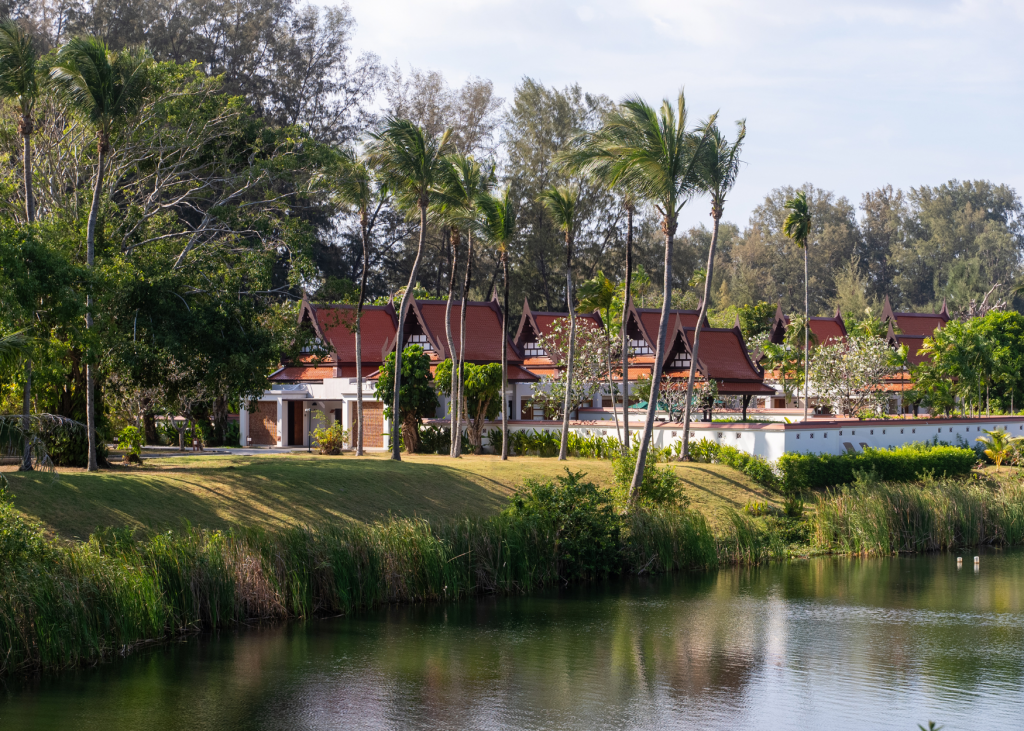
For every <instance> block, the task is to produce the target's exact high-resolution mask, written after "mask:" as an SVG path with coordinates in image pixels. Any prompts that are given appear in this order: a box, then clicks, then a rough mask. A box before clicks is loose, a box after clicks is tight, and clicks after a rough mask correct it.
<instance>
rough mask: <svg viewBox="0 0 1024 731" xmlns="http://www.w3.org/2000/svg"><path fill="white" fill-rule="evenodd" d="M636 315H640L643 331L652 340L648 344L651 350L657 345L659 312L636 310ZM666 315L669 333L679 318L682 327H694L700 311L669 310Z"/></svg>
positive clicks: (659, 323) (659, 321)
mask: <svg viewBox="0 0 1024 731" xmlns="http://www.w3.org/2000/svg"><path fill="white" fill-rule="evenodd" d="M637 313H638V314H639V315H640V322H641V323H642V324H643V326H644V330H646V331H647V333H648V335H650V336H651V338H653V340H652V342H651V343H650V345H651V348H656V347H657V345H658V343H657V339H658V327H659V326H660V325H661V310H647V309H645V310H641V309H639V308H638V309H637ZM668 315H669V317H668V329H669V332H671V330H672V327H673V326H674V325H675V323H676V317H678V318H679V323H680V324H681V325H682V326H683V327H696V325H697V318H698V317H699V316H700V310H669V311H668ZM705 324H706V323H705Z"/></svg>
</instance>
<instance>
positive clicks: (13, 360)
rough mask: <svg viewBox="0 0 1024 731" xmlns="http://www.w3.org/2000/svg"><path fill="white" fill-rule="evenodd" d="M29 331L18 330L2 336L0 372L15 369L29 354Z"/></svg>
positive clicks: (0, 336)
mask: <svg viewBox="0 0 1024 731" xmlns="http://www.w3.org/2000/svg"><path fill="white" fill-rule="evenodd" d="M28 346H29V337H28V330H18V331H17V332H13V333H10V334H9V335H0V370H5V369H7V368H13V367H14V366H15V365H17V363H18V360H19V359H20V358H21V357H22V356H23V355H24V354H25V353H27V352H28Z"/></svg>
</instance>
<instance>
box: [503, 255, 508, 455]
mask: <svg viewBox="0 0 1024 731" xmlns="http://www.w3.org/2000/svg"><path fill="white" fill-rule="evenodd" d="M501 277H502V293H501V459H502V460H503V461H504V460H507V459H508V399H507V398H506V394H507V393H508V346H507V345H506V344H505V337H506V334H507V331H508V252H507V251H503V252H502V253H501Z"/></svg>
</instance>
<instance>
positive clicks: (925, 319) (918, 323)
mask: <svg viewBox="0 0 1024 731" xmlns="http://www.w3.org/2000/svg"><path fill="white" fill-rule="evenodd" d="M895 315H896V327H897V328H899V330H900V333H901V334H903V335H919V336H921V337H924V338H930V337H931V336H932V335H933V334H934V333H935V331H936V330H938V329H940V328H942V327H944V326H945V324H946V320H945V319H944V318H942V317H941V316H939V315H933V314H931V313H927V314H919V313H916V312H897V313H895Z"/></svg>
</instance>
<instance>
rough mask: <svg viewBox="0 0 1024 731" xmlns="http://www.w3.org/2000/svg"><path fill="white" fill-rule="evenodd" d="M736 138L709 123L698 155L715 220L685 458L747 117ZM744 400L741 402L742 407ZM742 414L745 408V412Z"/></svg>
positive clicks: (696, 336)
mask: <svg viewBox="0 0 1024 731" xmlns="http://www.w3.org/2000/svg"><path fill="white" fill-rule="evenodd" d="M736 126H737V127H738V129H737V131H736V141H735V142H729V141H728V140H727V139H725V137H723V136H722V133H721V131H720V130H719V129H718V125H712V126H711V129H710V133H709V135H708V144H707V147H705V148H704V152H703V154H702V155H701V164H700V166H699V167H698V170H699V173H700V187H701V188H702V189H703V190H704V191H705V192H707V193H708V194H709V195H710V196H711V219H712V220H713V221H714V222H715V223H714V228H713V229H712V232H711V248H710V249H709V250H708V268H707V270H706V272H705V277H704V298H703V299H702V300H701V303H700V315H699V316H698V317H697V327H696V329H695V330H694V333H693V353H692V359H691V361H690V377H689V378H688V379H687V381H686V403H685V404H684V405H683V454H682V459H683V460H684V461H685V460H687V459H689V457H690V408H691V406H692V403H691V401H692V399H693V380H694V376H695V375H696V372H697V359H698V358H699V357H700V331H701V328H702V325H703V322H704V318H705V316H707V313H708V307H709V306H710V304H711V282H712V281H713V280H714V276H715V247H716V246H717V244H718V229H719V225H720V224H721V222H722V214H723V213H724V212H725V197H726V196H727V195H728V194H729V191H730V190H732V187H733V186H734V185H735V184H736V176H737V175H739V171H740V150H741V149H742V147H743V138H744V137H746V136H747V123H746V120H741V121H739V122H737V123H736ZM745 404H746V402H744V409H745V408H746V407H745ZM744 414H745V412H744Z"/></svg>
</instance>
